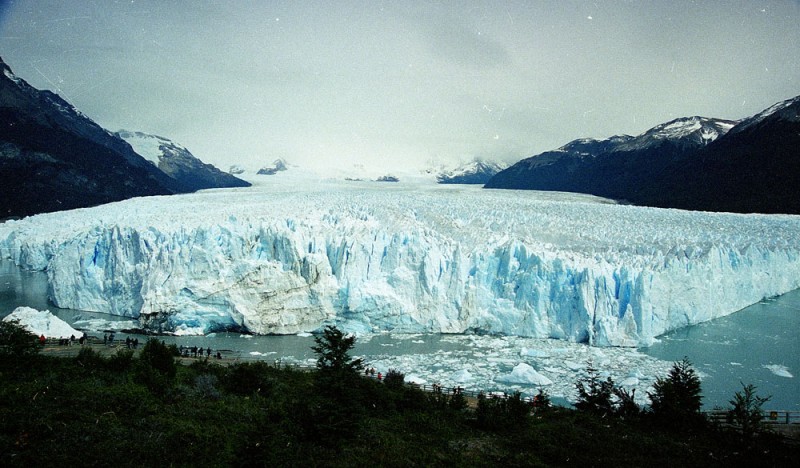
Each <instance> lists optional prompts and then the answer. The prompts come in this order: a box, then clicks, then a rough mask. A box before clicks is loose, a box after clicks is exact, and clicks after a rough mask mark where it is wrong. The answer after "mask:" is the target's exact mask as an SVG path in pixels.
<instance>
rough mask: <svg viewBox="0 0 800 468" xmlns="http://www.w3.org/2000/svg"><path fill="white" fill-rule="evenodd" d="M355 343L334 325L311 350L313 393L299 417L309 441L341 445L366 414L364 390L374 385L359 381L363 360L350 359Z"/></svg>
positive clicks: (325, 330)
mask: <svg viewBox="0 0 800 468" xmlns="http://www.w3.org/2000/svg"><path fill="white" fill-rule="evenodd" d="M355 341H356V337H355V336H352V335H350V336H346V335H345V334H344V333H342V331H341V330H339V329H338V328H336V327H335V326H332V325H328V326H327V327H325V329H324V330H323V332H322V335H320V336H316V337H314V342H315V343H316V345H315V346H312V347H311V349H312V350H313V351H314V352H315V353H316V354H317V372H316V375H315V376H314V393H313V395H312V396H311V397H310V399H309V401H308V411H307V412H306V413H303V414H301V415H300V419H301V425H302V426H303V427H304V430H305V432H306V437H308V438H309V440H315V441H318V442H321V443H322V444H325V445H332V446H336V445H339V444H340V441H341V440H343V439H346V438H348V437H352V436H353V434H354V433H355V432H356V431H357V429H358V427H359V423H360V421H361V419H362V418H363V416H364V414H366V409H365V408H364V404H365V403H366V401H365V398H364V389H363V387H364V385H365V384H367V383H369V384H372V383H373V382H370V381H367V379H361V378H360V376H359V372H360V371H361V369H363V368H364V366H363V364H362V360H361V359H353V358H351V357H350V350H351V349H352V348H353V346H354V345H355Z"/></svg>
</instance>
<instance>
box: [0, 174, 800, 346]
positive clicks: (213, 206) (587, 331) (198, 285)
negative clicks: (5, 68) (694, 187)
mask: <svg viewBox="0 0 800 468" xmlns="http://www.w3.org/2000/svg"><path fill="white" fill-rule="evenodd" d="M275 180H276V182H275V183H274V184H268V185H262V186H257V187H252V188H248V189H214V190H206V191H201V192H197V193H193V194H185V195H178V196H169V197H146V198H136V199H131V200H126V201H122V202H118V203H111V204H107V205H102V206H98V207H93V208H86V209H78V210H71V211H63V212H57V213H47V214H41V215H36V216H32V217H28V218H25V219H21V220H10V221H6V222H5V223H3V224H0V255H2V256H3V257H6V258H9V259H12V261H13V262H14V263H16V264H17V265H19V266H20V267H22V268H25V269H30V270H45V271H46V272H47V275H48V280H49V288H50V290H49V294H50V297H51V299H52V301H53V303H54V304H55V305H56V306H58V307H68V308H73V309H80V310H87V311H96V312H104V313H109V314H114V315H118V316H123V317H130V318H131V319H136V320H138V321H139V323H140V326H141V327H143V328H146V329H150V330H153V331H161V332H171V333H181V334H190V333H198V334H199V333H210V332H215V331H222V330H229V331H235V332H241V333H254V334H297V333H304V332H314V331H317V330H320V329H321V328H322V327H324V326H325V325H328V324H335V325H337V326H339V327H340V328H342V329H344V330H345V331H348V332H352V333H356V334H359V335H361V334H366V333H376V332H385V331H391V332H393V333H479V334H484V333H485V334H492V335H506V336H522V337H535V338H556V339H560V340H567V341H570V342H582V343H589V344H592V345H595V346H625V347H634V346H647V345H649V344H651V343H653V340H654V337H656V336H658V335H661V334H663V333H665V332H667V331H670V330H673V329H676V328H679V327H683V326H686V325H691V324H695V323H700V322H704V321H707V320H711V319H713V318H716V317H720V316H724V315H727V314H730V313H733V312H735V311H737V310H740V309H742V308H744V307H746V306H748V305H750V304H753V303H756V302H758V301H760V300H762V299H763V298H767V297H772V296H776V295H779V294H783V293H786V292H788V291H791V290H793V289H796V288H798V287H800V235H799V234H800V218H799V217H796V216H781V215H769V216H767V215H740V214H725V213H701V212H688V211H680V210H667V209H655V208H645V207H635V206H624V205H616V204H613V203H611V202H610V201H608V200H604V199H599V198H596V197H592V196H587V195H576V194H561V193H547V192H535V191H524V192H522V191H512V190H493V191H486V190H480V189H476V188H470V187H464V186H455V188H452V186H441V185H435V184H428V185H425V184H422V183H417V184H414V183H403V182H401V183H397V184H389V185H386V184H380V186H379V187H377V188H376V184H370V183H368V182H336V181H323V182H319V181H315V183H314V184H305V185H304V184H300V183H298V181H297V180H295V179H291V180H290V182H291V183H285V184H283V183H282V182H281V179H275ZM287 180H289V179H287ZM282 184H283V185H282ZM303 187H308V188H303ZM526 352H527V353H534V354H535V353H536V351H534V350H530V351H526Z"/></svg>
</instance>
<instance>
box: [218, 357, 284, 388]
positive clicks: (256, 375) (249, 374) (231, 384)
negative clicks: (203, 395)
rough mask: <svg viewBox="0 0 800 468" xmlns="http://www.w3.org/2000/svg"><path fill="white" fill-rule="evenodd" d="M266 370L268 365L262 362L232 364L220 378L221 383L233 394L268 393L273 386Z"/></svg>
mask: <svg viewBox="0 0 800 468" xmlns="http://www.w3.org/2000/svg"><path fill="white" fill-rule="evenodd" d="M268 371H269V366H268V364H266V363H264V362H252V363H240V364H236V365H232V366H230V367H229V368H228V369H227V372H226V373H225V375H224V377H223V378H222V382H221V385H222V387H223V388H224V389H225V390H226V391H228V392H230V393H233V394H235V395H242V396H246V395H252V394H259V395H268V394H270V393H271V392H272V388H273V386H274V382H273V379H272V378H271V377H270V376H269V374H268Z"/></svg>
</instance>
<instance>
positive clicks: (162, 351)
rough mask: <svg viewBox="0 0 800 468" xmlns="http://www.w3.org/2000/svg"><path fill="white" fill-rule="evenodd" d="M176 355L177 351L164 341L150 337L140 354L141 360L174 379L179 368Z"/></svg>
mask: <svg viewBox="0 0 800 468" xmlns="http://www.w3.org/2000/svg"><path fill="white" fill-rule="evenodd" d="M173 347H174V346H173ZM175 356H176V354H175V351H174V350H173V349H171V347H169V346H167V345H165V344H164V342H163V341H161V340H156V339H150V340H147V343H146V344H145V345H144V348H143V349H142V352H141V354H139V361H140V362H142V363H143V364H145V365H146V366H148V367H150V368H152V369H153V370H155V371H158V372H159V373H160V374H162V375H164V376H165V377H167V378H169V379H174V378H175V374H176V372H177V369H178V368H177V365H176V364H175Z"/></svg>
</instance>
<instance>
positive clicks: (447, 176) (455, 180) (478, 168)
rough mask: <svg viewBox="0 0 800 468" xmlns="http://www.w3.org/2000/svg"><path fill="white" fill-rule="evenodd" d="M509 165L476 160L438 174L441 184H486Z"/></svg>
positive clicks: (438, 180)
mask: <svg viewBox="0 0 800 468" xmlns="http://www.w3.org/2000/svg"><path fill="white" fill-rule="evenodd" d="M506 167H508V166H507V165H505V164H500V163H494V162H488V161H481V160H478V159H476V160H474V161H472V162H469V163H467V164H464V165H461V166H459V167H457V168H456V169H453V170H450V171H443V172H441V173H439V174H438V175H437V176H436V180H437V182H439V183H440V184H485V183H486V182H488V181H489V179H491V178H492V176H494V175H495V174H497V173H498V172H500V171H502V170H503V169H505V168H506Z"/></svg>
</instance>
